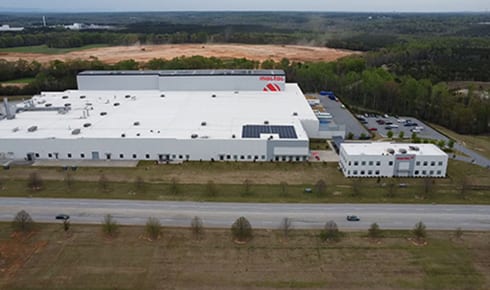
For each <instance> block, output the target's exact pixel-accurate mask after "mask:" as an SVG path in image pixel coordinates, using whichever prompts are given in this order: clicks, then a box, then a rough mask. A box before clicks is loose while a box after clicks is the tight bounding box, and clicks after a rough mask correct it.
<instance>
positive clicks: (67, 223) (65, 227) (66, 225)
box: [63, 219, 70, 232]
mask: <svg viewBox="0 0 490 290" xmlns="http://www.w3.org/2000/svg"><path fill="white" fill-rule="evenodd" d="M69 229H70V221H69V220H67V219H65V220H63V230H64V231H65V232H67V231H68V230H69Z"/></svg>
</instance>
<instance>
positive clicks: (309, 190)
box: [305, 187, 313, 193]
mask: <svg viewBox="0 0 490 290" xmlns="http://www.w3.org/2000/svg"><path fill="white" fill-rule="evenodd" d="M305 192H306V193H312V192H313V189H311V188H310V187H307V188H305Z"/></svg>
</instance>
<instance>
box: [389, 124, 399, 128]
mask: <svg viewBox="0 0 490 290" xmlns="http://www.w3.org/2000/svg"><path fill="white" fill-rule="evenodd" d="M389 126H390V127H391V128H393V129H395V128H398V127H399V126H398V125H397V124H391V125H389Z"/></svg>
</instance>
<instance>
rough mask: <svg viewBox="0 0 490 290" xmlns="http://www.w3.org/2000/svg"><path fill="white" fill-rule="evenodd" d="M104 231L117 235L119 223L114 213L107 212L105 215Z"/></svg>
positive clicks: (110, 234)
mask: <svg viewBox="0 0 490 290" xmlns="http://www.w3.org/2000/svg"><path fill="white" fill-rule="evenodd" d="M102 231H103V232H104V233H105V234H107V235H109V236H111V237H113V236H115V235H116V234H117V232H118V231H119V224H118V223H117V221H116V220H115V219H114V218H113V217H112V215H110V214H107V215H105V216H104V221H103V222H102Z"/></svg>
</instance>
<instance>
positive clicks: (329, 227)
mask: <svg viewBox="0 0 490 290" xmlns="http://www.w3.org/2000/svg"><path fill="white" fill-rule="evenodd" d="M341 236H342V233H341V232H340V231H339V228H338V227H337V224H336V223H335V222H334V221H328V222H327V223H325V226H324V228H323V230H322V231H321V232H320V239H321V240H322V241H324V242H329V241H333V242H338V241H339V240H340V238H341Z"/></svg>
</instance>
